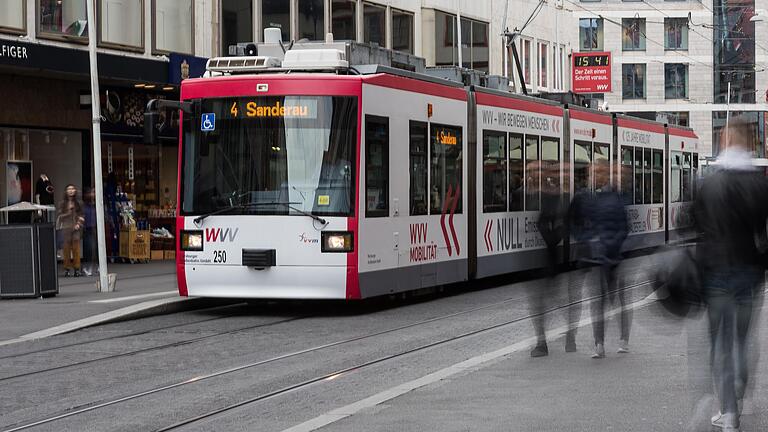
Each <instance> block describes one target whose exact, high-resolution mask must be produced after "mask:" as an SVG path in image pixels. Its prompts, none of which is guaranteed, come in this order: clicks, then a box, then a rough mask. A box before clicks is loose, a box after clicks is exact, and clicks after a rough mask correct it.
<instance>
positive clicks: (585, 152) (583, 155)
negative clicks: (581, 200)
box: [573, 141, 592, 193]
mask: <svg viewBox="0 0 768 432" xmlns="http://www.w3.org/2000/svg"><path fill="white" fill-rule="evenodd" d="M591 167H592V143H590V142H586V141H575V142H574V147H573V190H574V191H575V192H576V193H579V192H585V191H586V192H589V191H591V190H592V186H591V183H592V176H591V175H590V168H591Z"/></svg>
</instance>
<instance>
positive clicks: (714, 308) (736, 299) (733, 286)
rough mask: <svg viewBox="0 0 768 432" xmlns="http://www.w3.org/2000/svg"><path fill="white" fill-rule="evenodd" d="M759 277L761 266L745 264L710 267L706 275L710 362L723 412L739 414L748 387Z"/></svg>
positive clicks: (705, 287) (705, 291)
mask: <svg viewBox="0 0 768 432" xmlns="http://www.w3.org/2000/svg"><path fill="white" fill-rule="evenodd" d="M760 276H761V275H760V270H759V269H757V268H751V267H744V266H742V267H731V268H727V269H717V270H709V271H707V272H706V273H705V275H704V294H705V296H706V299H707V305H708V307H709V311H708V312H709V313H708V317H709V336H710V365H711V368H712V376H713V378H714V382H715V389H716V391H717V394H718V396H719V399H720V412H722V413H737V411H738V407H737V400H738V399H741V398H743V397H744V393H745V391H746V388H747V382H748V379H749V367H748V365H749V358H748V352H747V335H748V334H749V326H750V322H751V321H752V306H753V296H754V294H755V293H754V290H755V287H756V286H757V285H758V282H759V281H760V279H761V278H760Z"/></svg>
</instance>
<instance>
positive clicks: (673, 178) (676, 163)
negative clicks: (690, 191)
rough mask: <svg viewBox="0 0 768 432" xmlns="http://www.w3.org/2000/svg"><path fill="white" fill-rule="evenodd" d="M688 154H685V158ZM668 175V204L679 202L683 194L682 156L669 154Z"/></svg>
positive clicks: (674, 153) (675, 153)
mask: <svg viewBox="0 0 768 432" xmlns="http://www.w3.org/2000/svg"><path fill="white" fill-rule="evenodd" d="M688 155H689V154H688V153H686V156H688ZM669 160H670V163H671V165H670V173H669V174H670V175H669V202H673V203H676V202H680V201H681V197H682V196H683V195H684V194H685V190H686V189H685V176H684V174H683V154H682V153H680V152H671V154H670V158H669Z"/></svg>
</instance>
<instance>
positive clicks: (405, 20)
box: [392, 9, 414, 54]
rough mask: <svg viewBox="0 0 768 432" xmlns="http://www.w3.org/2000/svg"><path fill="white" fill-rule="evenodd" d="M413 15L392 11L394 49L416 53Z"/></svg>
mask: <svg viewBox="0 0 768 432" xmlns="http://www.w3.org/2000/svg"><path fill="white" fill-rule="evenodd" d="M413 33H414V30H413V14H412V13H409V12H403V11H400V10H397V9H392V49H393V50H396V51H403V52H407V53H411V54H413V53H414V50H413V47H414V42H413Z"/></svg>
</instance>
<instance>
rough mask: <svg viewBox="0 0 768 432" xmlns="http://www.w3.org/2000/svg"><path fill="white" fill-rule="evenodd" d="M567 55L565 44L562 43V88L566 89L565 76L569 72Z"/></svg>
mask: <svg viewBox="0 0 768 432" xmlns="http://www.w3.org/2000/svg"><path fill="white" fill-rule="evenodd" d="M566 59H567V56H566V55H565V45H560V89H561V90H565V77H566V76H567V72H568V63H566Z"/></svg>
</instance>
